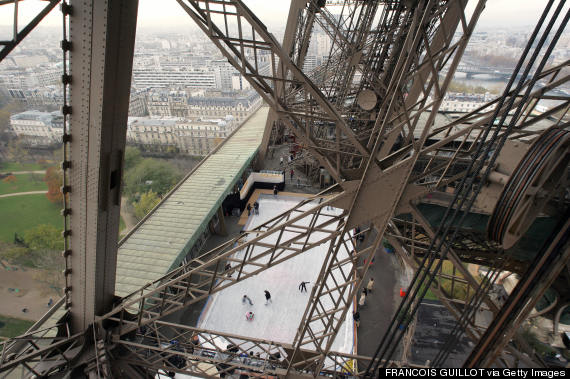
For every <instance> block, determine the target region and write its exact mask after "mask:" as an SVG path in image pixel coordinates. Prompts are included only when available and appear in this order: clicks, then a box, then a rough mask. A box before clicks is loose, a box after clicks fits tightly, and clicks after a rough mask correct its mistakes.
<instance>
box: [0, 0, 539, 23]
mask: <svg viewBox="0 0 570 379" xmlns="http://www.w3.org/2000/svg"><path fill="white" fill-rule="evenodd" d="M245 4H246V5H247V6H249V7H250V8H252V9H254V10H255V12H256V15H258V16H259V17H260V19H261V20H262V21H263V22H264V23H265V24H266V25H267V26H268V28H269V29H270V30H273V29H274V28H275V29H278V28H283V27H284V26H285V23H286V18H287V17H285V16H286V14H287V12H288V10H289V4H290V1H289V0H278V1H266V0H245ZM543 4H544V1H525V2H520V1H517V0H491V1H488V2H487V4H486V8H485V10H484V12H483V14H482V16H481V19H480V21H479V24H478V29H486V28H505V27H507V26H508V27H512V28H517V27H522V26H525V25H531V24H534V23H535V22H536V20H537V19H538V17H539V15H540V10H541V9H542V6H543ZM43 6H44V4H42V3H41V2H39V1H35V0H33V1H26V2H22V3H21V4H20V5H19V12H20V17H19V25H20V27H23V26H24V25H25V23H26V21H27V20H28V19H30V18H31V17H33V15H35V14H36V13H37V12H38V11H39V10H40V9H42V8H43ZM474 7H475V2H470V3H469V4H468V7H467V13H468V14H470V13H471V12H472V10H473V8H474ZM0 9H1V10H2V11H1V12H0V26H8V25H10V26H11V25H12V20H13V13H12V5H4V6H3V7H2V8H0ZM332 9H333V12H334V8H332ZM513 11H516V13H517V17H516V19H515V20H514V21H513V19H512V18H511V20H510V22H511V23H510V24H509V25H505V23H504V15H505V14H508V13H510V14H512V13H513ZM60 22H61V16H60V14H59V12H57V11H53V12H51V14H49V15H48V16H47V17H46V18H45V19H44V20H43V21H42V23H41V25H43V26H59V25H60ZM165 23H166V24H165ZM165 25H168V29H172V28H180V27H184V26H191V27H194V25H193V23H192V21H191V20H190V18H189V17H188V16H187V15H186V14H185V12H184V11H183V10H182V9H181V8H180V6H179V5H178V3H177V2H176V1H175V0H169V1H160V2H158V1H156V0H140V1H139V14H138V26H139V28H143V29H145V28H150V29H156V28H157V27H160V28H162V29H165V30H166V29H167V28H166V27H165Z"/></svg>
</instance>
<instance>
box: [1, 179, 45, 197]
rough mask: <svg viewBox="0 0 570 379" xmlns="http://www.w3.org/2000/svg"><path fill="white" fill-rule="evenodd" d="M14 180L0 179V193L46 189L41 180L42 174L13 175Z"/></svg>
mask: <svg viewBox="0 0 570 379" xmlns="http://www.w3.org/2000/svg"><path fill="white" fill-rule="evenodd" d="M14 178H15V180H14V181H13V182H12V181H9V182H6V181H5V180H4V179H3V180H0V195H5V194H8V193H17V192H30V191H47V189H48V188H47V184H46V182H44V181H43V179H44V175H43V174H20V175H14Z"/></svg>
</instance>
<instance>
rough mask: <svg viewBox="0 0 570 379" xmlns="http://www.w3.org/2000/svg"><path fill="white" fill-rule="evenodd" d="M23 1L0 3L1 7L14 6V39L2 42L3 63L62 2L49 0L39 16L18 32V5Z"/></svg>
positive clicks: (1, 55) (0, 44)
mask: <svg viewBox="0 0 570 379" xmlns="http://www.w3.org/2000/svg"><path fill="white" fill-rule="evenodd" d="M22 1H23V0H5V1H2V2H0V6H2V5H7V4H14V21H13V23H12V28H13V33H12V39H11V40H6V41H0V46H2V48H1V49H0V62H2V60H4V58H6V57H7V56H8V54H10V52H11V51H12V50H14V48H15V47H16V46H18V44H19V43H20V42H22V40H23V39H24V38H26V36H27V35H28V34H30V32H31V31H32V30H34V28H35V27H36V26H38V24H39V23H40V22H41V21H42V20H43V19H44V17H45V16H47V15H48V13H49V12H51V11H52V9H53V8H55V7H56V5H57V4H59V2H60V1H61V0H49V1H48V2H47V4H46V5H45V7H44V8H43V9H42V10H41V11H40V12H38V14H37V15H36V16H35V17H34V18H33V19H32V20H30V21H29V22H28V24H27V25H26V26H25V27H24V28H22V29H21V30H18V3H21V2H22Z"/></svg>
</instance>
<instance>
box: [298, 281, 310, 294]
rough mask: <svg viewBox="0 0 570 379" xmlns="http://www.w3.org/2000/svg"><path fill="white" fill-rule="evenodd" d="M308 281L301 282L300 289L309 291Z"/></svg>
mask: <svg viewBox="0 0 570 379" xmlns="http://www.w3.org/2000/svg"><path fill="white" fill-rule="evenodd" d="M307 283H309V282H301V284H299V291H301V292H303V290H305V292H307Z"/></svg>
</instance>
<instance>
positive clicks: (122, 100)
mask: <svg viewBox="0 0 570 379" xmlns="http://www.w3.org/2000/svg"><path fill="white" fill-rule="evenodd" d="M177 1H178V3H179V4H180V6H181V10H182V11H183V12H185V13H186V14H187V15H188V16H189V18H190V19H191V20H192V21H193V22H195V23H196V25H198V27H199V28H200V29H201V30H202V31H203V32H204V33H205V34H206V35H207V36H208V37H209V38H210V39H211V41H212V42H213V43H214V44H215V45H216V46H217V47H218V48H219V50H220V51H221V53H222V54H223V55H224V56H225V57H226V58H227V59H228V61H229V62H230V63H231V64H232V65H233V66H234V67H235V68H236V69H237V70H238V71H239V72H240V73H241V74H242V75H243V77H244V78H245V79H247V80H248V82H249V83H250V84H251V86H252V87H253V88H254V89H255V90H257V92H258V93H259V94H260V95H261V96H262V98H263V99H264V100H265V102H266V103H267V104H268V105H269V106H270V108H271V113H270V116H269V117H268V121H267V126H266V129H265V134H264V139H263V146H262V151H261V152H260V155H261V157H263V156H264V154H265V151H266V150H267V148H268V145H269V144H270V143H272V141H277V140H279V139H280V138H279V137H280V136H282V135H283V133H284V130H285V129H287V130H288V131H290V132H291V133H293V134H294V135H295V136H296V138H297V140H298V141H299V143H300V144H301V146H302V148H303V155H302V156H303V157H304V159H305V160H306V161H310V162H313V163H314V164H315V165H316V166H317V167H321V168H322V169H324V170H326V171H327V172H328V173H329V174H330V175H331V177H332V178H333V179H334V181H335V182H336V184H334V185H333V186H331V187H329V188H327V189H326V190H325V191H323V192H321V193H320V194H318V195H316V196H314V197H313V198H310V199H308V200H305V201H302V202H300V203H299V204H298V205H297V206H296V207H294V208H293V209H290V210H288V211H286V212H285V213H283V214H281V215H279V216H277V217H275V218H273V219H272V220H269V221H267V222H265V223H264V224H262V225H260V226H258V227H256V228H253V229H251V230H247V231H246V232H245V233H243V234H241V235H239V236H237V237H236V238H234V239H232V240H230V241H229V242H227V243H225V244H224V245H222V246H219V247H218V248H216V249H214V250H212V251H210V252H208V253H207V254H204V255H203V256H200V257H196V258H195V259H193V260H191V261H190V262H188V263H186V264H183V265H182V266H180V267H179V268H177V269H175V270H174V271H172V272H170V273H168V274H167V275H165V276H163V277H161V278H158V279H157V280H155V281H154V282H152V283H149V284H148V285H146V286H145V287H143V288H141V289H139V290H137V291H135V292H133V293H132V294H130V295H129V296H126V297H125V298H122V299H116V298H114V280H115V264H116V251H117V248H116V246H117V240H116V238H117V237H116V236H117V235H118V233H117V231H118V219H119V216H118V212H119V199H120V183H121V173H122V159H123V151H124V146H125V130H126V117H127V110H128V94H129V85H130V77H131V68H132V59H133V49H134V35H135V26H136V10H137V1H136V0H115V1H109V2H95V1H89V0H76V1H71V2H70V3H69V4H68V3H67V2H63V4H62V10H63V17H64V33H66V34H65V35H64V41H63V43H62V48H63V54H64V60H66V61H67V59H69V67H67V66H65V68H64V69H65V72H64V76H63V81H64V87H65V88H66V91H67V90H69V91H70V92H71V96H70V99H71V100H70V104H65V105H64V108H63V113H64V115H65V120H66V129H65V134H64V144H65V149H64V154H65V157H64V163H63V167H64V172H65V182H64V194H65V211H64V217H65V219H66V223H65V226H66V229H65V231H64V236H65V238H66V249H65V251H64V257H65V259H66V272H65V274H66V288H65V293H66V296H65V299H64V300H62V303H63V304H64V305H63V306H64V307H65V309H66V310H67V313H66V316H65V317H64V318H62V319H61V320H60V322H59V323H58V324H57V325H56V326H54V327H50V328H47V329H45V330H43V329H42V328H41V327H40V326H39V325H38V326H35V327H34V328H33V329H34V330H30V332H29V333H28V334H26V335H23V336H21V337H19V338H17V339H15V340H12V341H8V342H6V343H4V344H3V346H2V355H1V360H0V368H1V369H2V370H8V371H11V370H12V371H13V370H23V372H27V373H29V374H32V375H38V376H44V375H50V374H56V373H60V372H62V371H68V372H72V373H73V374H75V375H79V374H82V375H83V374H90V375H98V376H101V377H106V376H113V375H114V376H128V377H150V376H153V375H155V373H156V372H157V371H158V370H163V371H167V372H181V373H192V374H193V375H197V376H203V377H209V376H215V375H219V374H222V373H223V374H233V373H236V372H250V373H262V374H265V375H274V376H279V377H286V376H290V377H305V376H306V377H317V376H331V377H334V376H335V375H339V374H341V373H342V374H346V375H351V376H355V377H366V376H368V377H371V376H374V375H375V373H376V370H377V368H378V367H379V366H380V365H382V366H385V367H387V366H398V365H401V364H408V363H407V358H406V357H407V352H406V351H404V353H403V355H402V359H398V357H395V351H396V349H397V347H398V346H400V341H401V339H402V338H407V339H408V341H407V342H405V343H404V346H405V347H406V346H408V347H409V346H410V343H409V336H410V334H409V333H408V335H407V336H408V337H406V328H407V327H408V326H409V325H410V324H412V325H413V319H414V315H415V313H416V311H417V308H418V306H419V304H420V303H421V300H422V298H423V297H424V296H425V294H426V291H427V290H428V288H431V290H432V291H433V293H434V294H436V296H437V297H438V298H439V299H440V300H441V302H442V303H443V304H444V305H445V306H446V307H447V308H448V310H449V311H450V313H451V314H452V315H453V316H454V317H455V318H456V319H457V326H456V328H455V329H454V330H453V331H452V333H451V334H450V336H449V340H448V341H446V344H445V346H444V348H443V349H442V351H440V353H439V354H438V355H437V357H436V359H435V360H434V362H432V365H435V366H441V365H444V364H445V360H446V359H447V357H448V356H449V353H450V349H452V347H453V346H454V344H455V343H457V338H458V336H459V335H461V334H463V333H465V334H466V335H467V336H469V337H470V338H471V339H472V340H473V341H474V343H475V344H477V347H476V348H475V349H474V350H473V353H472V355H471V356H470V357H469V359H468V361H467V362H466V365H467V366H476V365H482V364H485V365H489V364H491V363H492V362H499V364H505V365H508V364H510V363H511V362H512V361H513V360H512V359H511V358H512V357H516V358H517V359H522V360H524V361H526V362H527V364H530V365H532V364H534V363H535V362H533V359H534V357H533V356H532V354H531V355H528V356H527V355H524V354H522V353H521V352H520V351H519V350H520V349H522V348H521V344H520V341H518V340H517V336H515V334H514V330H515V329H516V326H517V325H520V323H521V322H522V320H523V319H524V317H525V316H526V315H527V314H528V312H530V309H531V308H529V303H528V302H525V300H528V298H529V297H530V296H534V297H536V296H538V294H540V293H541V291H542V293H543V292H544V291H545V289H546V288H545V285H544V283H545V282H552V280H553V279H554V278H555V277H556V276H557V275H558V274H559V273H560V266H561V265H562V266H563V265H565V264H567V262H568V249H569V247H568V241H567V234H566V233H567V228H568V225H567V223H566V224H565V223H563V222H560V223H558V224H557V226H556V227H555V228H553V229H552V230H549V231H548V233H549V237H548V239H547V242H548V243H546V242H545V246H544V249H543V252H544V254H543V258H544V259H542V260H539V261H538V262H537V263H536V265H534V266H533V264H532V263H531V261H532V259H527V260H525V259H521V258H517V257H514V256H512V254H510V252H509V251H510V250H509V248H511V247H512V246H513V245H515V244H516V242H517V241H518V240H519V239H520V238H521V237H522V236H523V235H524V234H525V233H526V232H527V230H528V228H529V227H530V226H531V224H532V221H534V220H535V218H536V217H537V216H538V215H539V214H540V213H541V212H542V213H543V214H547V215H549V216H551V217H553V218H558V219H563V220H564V218H565V217H567V215H568V213H567V209H568V199H566V198H565V197H564V196H565V195H564V190H565V185H566V180H567V171H568V170H567V168H568V163H569V161H570V153H569V149H568V147H569V145H570V133H569V132H568V121H567V119H568V117H567V111H568V108H569V106H570V98H569V97H568V96H567V95H561V94H560V93H561V92H554V90H556V89H558V88H559V87H560V86H562V85H563V84H565V83H567V82H568V80H569V79H570V76H569V74H568V66H569V62H564V63H562V64H559V65H556V66H548V65H547V64H546V63H547V60H548V58H549V56H550V55H551V53H552V50H553V49H554V47H555V46H556V43H557V41H558V39H559V37H560V35H561V33H562V31H563V30H564V28H565V27H566V24H567V21H568V17H569V15H568V13H564V12H563V7H564V3H565V2H564V1H557V2H556V1H554V0H551V1H549V2H547V3H546V5H545V9H544V12H543V14H542V16H541V18H540V20H539V22H538V24H537V26H536V28H535V30H534V32H533V33H532V35H531V37H530V39H529V41H528V44H527V47H526V48H525V49H524V51H523V53H522V56H521V58H520V61H519V64H518V65H517V66H516V67H515V68H514V70H513V75H512V77H511V80H510V81H509V83H508V85H507V87H506V88H505V91H504V93H503V94H502V95H501V96H499V97H498V98H497V99H495V100H493V101H491V102H489V103H487V104H485V105H483V106H481V107H480V108H478V109H475V110H474V111H472V112H471V113H468V114H466V115H464V116H462V117H460V118H458V119H456V120H454V121H451V122H445V123H443V124H441V123H440V122H436V121H437V117H438V111H439V108H440V106H441V103H442V101H443V98H444V96H445V93H446V91H447V89H448V87H449V85H450V83H451V80H452V78H453V75H454V73H455V70H456V68H457V67H458V65H459V63H460V61H461V58H462V56H463V53H464V52H465V49H466V47H467V44H468V43H469V39H470V37H471V35H472V34H473V31H474V29H475V27H476V25H477V21H478V19H479V17H480V16H481V14H482V12H483V11H484V7H485V1H484V0H477V1H474V4H473V6H472V7H471V8H469V9H470V11H469V12H467V11H466V9H468V8H467V1H463V0H461V1H441V0H440V1H435V0H418V1H364V0H362V1H359V0H345V1H343V2H342V6H341V7H340V8H341V10H340V14H338V13H333V12H332V11H331V10H330V9H329V7H328V5H327V2H326V1H321V0H292V1H291V7H290V12H289V16H288V22H287V27H286V32H285V37H284V40H283V43H282V44H281V43H280V42H279V41H277V40H276V38H275V37H274V36H273V35H272V34H271V33H270V31H269V30H268V28H267V27H266V26H265V25H264V24H263V23H262V22H261V20H260V19H259V18H258V17H257V16H256V14H255V10H254V9H250V8H248V7H247V5H246V4H245V3H244V2H243V1H241V0H177ZM52 3H53V2H52ZM16 4H17V1H16ZM335 6H338V4H335ZM336 11H338V9H337V10H335V12H336ZM67 23H69V28H68V27H67V26H68V24H67ZM317 28H318V29H319V30H322V31H323V32H324V33H325V34H326V36H327V38H329V39H330V42H331V48H330V54H329V57H328V59H327V60H326V62H324V63H323V64H322V65H321V66H319V67H317V68H316V69H315V70H313V71H311V72H304V71H303V66H304V62H305V60H306V57H307V51H308V49H309V45H310V43H311V40H312V37H313V35H314V32H315V30H316V29H317ZM67 33H69V34H67ZM261 62H269V63H270V64H269V72H265V71H262V70H261ZM64 97H65V98H66V99H67V96H64ZM544 99H548V100H554V101H556V105H554V106H552V107H551V108H550V109H549V110H548V111H546V112H543V113H541V114H538V113H537V112H536V106H537V104H538V102H539V101H540V100H544ZM547 120H548V122H549V127H548V128H546V130H545V127H543V126H541V125H540V124H541V122H544V121H547ZM503 147H504V148H503ZM502 152H506V153H502ZM213 175H214V174H213ZM552 201H556V202H558V204H561V206H560V207H559V208H558V209H549V208H548V204H549V203H550V202H552ZM426 203H427V204H430V205H432V206H434V207H439V209H440V210H441V215H440V217H439V218H438V220H437V222H434V221H433V220H428V219H427V218H426V216H425V215H424V214H423V213H422V209H421V207H422V204H426ZM331 209H337V210H338V209H340V211H331ZM472 210H476V211H481V212H486V213H487V214H490V215H491V218H490V220H491V221H490V222H489V228H488V233H481V232H480V231H479V232H477V231H475V230H472V229H470V228H468V227H465V226H464V223H465V219H466V217H468V215H469V214H470V212H471V211H472ZM364 225H368V228H369V229H370V230H372V229H374V230H375V233H372V234H371V235H372V236H373V237H372V241H371V243H370V244H369V245H367V247H365V248H359V247H355V246H354V245H353V243H352V237H353V235H352V233H351V231H352V230H353V229H354V228H355V227H357V226H364ZM363 232H364V231H363ZM384 241H387V242H389V243H390V244H391V245H392V246H393V247H394V248H395V250H396V253H397V254H398V256H399V258H400V259H401V261H402V264H403V265H405V266H407V267H409V268H411V269H412V270H413V271H414V272H415V274H414V275H413V278H412V279H411V283H410V286H409V289H408V291H407V293H406V296H405V297H404V298H403V300H402V303H401V304H400V307H399V308H398V310H397V312H396V314H394V316H393V319H392V322H391V324H390V326H389V328H388V330H386V333H385V335H384V336H378V340H379V345H378V349H377V351H376V354H375V355H374V356H372V357H364V356H358V355H349V354H344V353H339V352H335V351H333V350H332V344H333V341H334V339H335V337H336V335H337V333H338V331H339V329H340V326H341V324H342V321H343V320H345V319H346V315H347V314H348V312H349V311H350V309H351V308H350V307H351V304H352V303H353V301H354V298H355V295H356V294H357V293H358V291H359V289H360V287H361V285H362V280H363V278H364V277H365V275H366V272H367V269H368V267H369V265H366V264H365V265H361V262H362V261H363V260H364V261H365V262H366V261H370V260H371V259H372V257H373V256H374V254H375V252H376V251H377V250H378V249H379V248H380V247H381V245H382V244H383V243H385V242H384ZM320 245H325V246H326V247H327V253H326V256H325V259H324V263H323V265H322V267H319V268H318V270H319V275H318V280H317V283H316V284H315V286H314V287H313V289H312V291H311V293H310V300H309V302H308V305H307V307H306V309H305V311H304V314H303V316H302V319H301V322H300V324H299V327H298V329H297V333H296V336H295V338H294V340H293V341H290V342H289V343H277V342H274V341H266V340H259V339H254V338H249V337H245V336H238V335H231V334H227V333H220V332H216V331H213V330H203V329H199V328H196V327H192V326H187V325H179V324H176V323H172V322H168V321H166V320H165V318H166V317H167V316H169V315H172V314H174V313H176V312H178V311H180V310H182V309H185V308H187V307H191V306H193V305H194V304H197V303H198V302H200V301H201V300H204V299H206V298H208V297H209V296H210V295H212V294H214V293H216V292H218V291H223V290H224V289H226V288H228V287H230V286H232V285H234V284H235V283H238V282H241V281H243V280H245V279H247V278H250V277H252V276H254V275H256V274H258V273H260V272H262V271H264V270H268V269H270V268H271V267H273V266H275V265H278V264H280V263H281V262H284V261H286V260H288V259H290V258H292V257H295V256H297V255H299V254H303V253H305V252H307V251H308V250H310V249H311V248H313V247H315V246H320ZM546 258H548V259H546ZM536 259H539V258H536ZM443 261H449V262H451V264H452V266H453V271H452V273H451V274H446V273H443V272H442V270H441V266H442V262H443ZM466 262H476V263H479V264H483V265H485V266H488V267H489V268H490V269H489V273H488V274H487V277H486V278H485V280H482V281H481V280H477V279H476V278H474V277H473V275H472V274H471V273H470V272H469V271H468V270H466V268H465V266H464V263H466ZM227 263H231V264H230V265H227ZM505 269H508V270H511V271H516V272H519V273H525V272H527V270H533V269H534V270H535V271H534V272H531V275H530V276H529V278H530V279H529V280H528V281H524V282H523V281H521V289H520V291H519V290H517V291H516V292H513V296H512V299H511V298H510V299H509V301H507V302H505V303H501V302H498V301H496V300H495V299H491V298H490V297H489V296H488V292H489V287H490V285H491V284H492V283H493V282H494V281H495V280H496V278H497V275H498V273H499V272H500V271H502V270H505ZM537 269H540V271H537ZM444 281H449V282H451V290H450V291H449V290H447V289H445V288H444V287H443V286H442V285H441V283H442V282H444ZM458 285H461V286H462V287H464V288H466V296H464V297H463V298H462V299H458V298H457V297H456V296H455V295H454V292H455V291H454V288H455V286H458ZM525 291H526V292H525ZM478 309H486V310H488V311H490V312H492V313H493V314H494V315H496V318H495V321H494V322H493V323H492V324H491V326H490V327H489V328H488V329H487V326H488V325H478V324H477V323H476V321H475V317H474V312H475V311H476V310H478ZM514 311H515V312H516V314H513V313H512V312H514ZM506 314H509V315H511V316H510V317H506V316H505V315H506ZM499 332H502V333H504V335H505V336H506V337H505V338H504V340H502V341H497V339H496V338H495V339H494V340H493V338H494V337H496V335H497V333H499ZM404 350H406V349H404ZM253 352H255V353H256V355H253V354H252V353H253ZM402 360H403V363H402Z"/></svg>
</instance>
